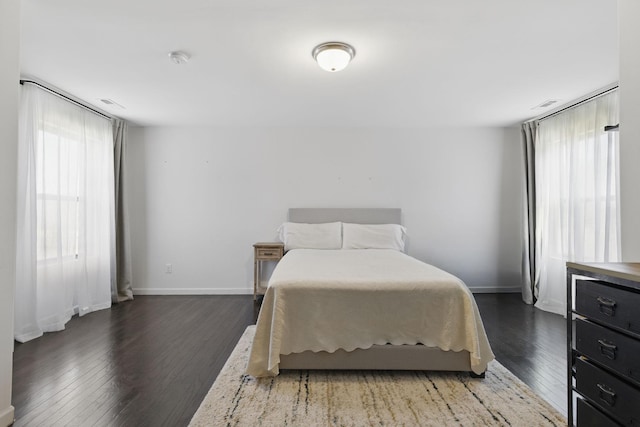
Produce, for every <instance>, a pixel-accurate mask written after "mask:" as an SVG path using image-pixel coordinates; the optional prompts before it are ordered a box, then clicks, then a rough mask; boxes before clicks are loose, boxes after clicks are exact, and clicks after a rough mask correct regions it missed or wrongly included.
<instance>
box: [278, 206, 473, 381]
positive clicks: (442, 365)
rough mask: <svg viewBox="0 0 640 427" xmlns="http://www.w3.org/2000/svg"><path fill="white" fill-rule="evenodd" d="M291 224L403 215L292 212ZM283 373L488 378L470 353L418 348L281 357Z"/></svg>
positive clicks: (392, 211) (389, 220) (390, 219)
mask: <svg viewBox="0 0 640 427" xmlns="http://www.w3.org/2000/svg"><path fill="white" fill-rule="evenodd" d="M289 221H290V222H303V223H308V224H317V223H323V222H336V221H342V222H351V223H358V224H401V223H402V211H401V209H397V208H370V209H369V208H355V209H332V208H291V209H289ZM280 369H305V370H307V369H372V370H424V371H467V372H469V373H470V374H471V376H472V377H484V373H482V374H480V375H477V374H475V373H474V372H473V371H472V370H471V363H470V359H469V352H468V351H466V350H463V351H458V352H456V351H443V350H440V349H438V348H433V347H427V346H424V345H421V344H418V345H391V344H388V345H374V346H373V347H371V348H369V349H366V350H363V349H356V350H354V351H350V352H347V351H344V350H337V351H336V352H334V353H328V352H326V351H320V352H316V353H314V352H312V351H305V352H302V353H292V354H287V355H283V354H281V355H280Z"/></svg>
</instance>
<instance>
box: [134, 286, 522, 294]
mask: <svg viewBox="0 0 640 427" xmlns="http://www.w3.org/2000/svg"><path fill="white" fill-rule="evenodd" d="M469 289H470V290H471V292H472V293H474V294H516V293H520V292H522V288H520V287H500V286H478V287H472V288H469ZM252 294H253V289H250V288H249V289H248V288H245V289H238V288H133V295H252Z"/></svg>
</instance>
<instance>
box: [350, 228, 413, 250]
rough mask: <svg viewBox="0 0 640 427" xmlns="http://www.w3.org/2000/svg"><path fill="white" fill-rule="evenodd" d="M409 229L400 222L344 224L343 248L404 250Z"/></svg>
mask: <svg viewBox="0 0 640 427" xmlns="http://www.w3.org/2000/svg"><path fill="white" fill-rule="evenodd" d="M406 233H407V229H406V228H404V227H403V226H401V225H398V224H348V223H343V224H342V249H395V250H397V251H400V252H404V240H405V236H406Z"/></svg>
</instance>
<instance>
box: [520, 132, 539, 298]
mask: <svg viewBox="0 0 640 427" xmlns="http://www.w3.org/2000/svg"><path fill="white" fill-rule="evenodd" d="M538 123H539V122H538V121H537V120H536V121H531V122H526V123H523V124H522V143H523V145H524V147H523V148H524V150H523V152H524V191H523V195H524V197H523V198H524V209H523V214H524V221H523V224H524V230H523V231H524V236H523V237H524V239H523V246H522V278H523V282H522V300H523V301H524V302H525V303H527V304H535V302H536V294H537V292H536V289H537V287H538V280H539V277H540V271H539V264H538V254H537V250H536V243H537V242H536V178H535V169H536V161H535V146H536V137H537V134H538Z"/></svg>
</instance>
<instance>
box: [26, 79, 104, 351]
mask: <svg viewBox="0 0 640 427" xmlns="http://www.w3.org/2000/svg"><path fill="white" fill-rule="evenodd" d="M19 144H20V146H19V153H18V227H17V228H18V248H17V249H18V250H17V260H16V264H17V265H16V295H15V338H16V340H18V341H20V342H24V341H28V340H30V339H33V338H36V337H38V336H40V335H42V333H43V332H50V331H58V330H62V329H64V325H65V323H66V322H67V321H68V320H69V319H70V318H71V316H72V315H73V314H75V313H78V314H79V315H80V316H82V315H84V314H87V313H90V312H92V311H95V310H99V309H103V308H108V307H110V306H111V285H112V280H114V268H115V252H114V248H115V242H114V184H113V179H114V178H113V133H112V126H111V122H110V121H109V120H107V119H105V118H102V117H100V116H98V115H96V114H94V113H92V112H90V111H88V110H86V109H84V108H82V107H79V106H76V105H74V104H72V103H70V102H68V101H66V100H64V99H62V98H60V97H58V96H56V95H53V94H50V93H48V92H47V91H45V90H42V89H40V88H38V87H37V86H35V85H31V84H28V83H25V84H24V85H23V87H22V95H21V111H20V143H19Z"/></svg>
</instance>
